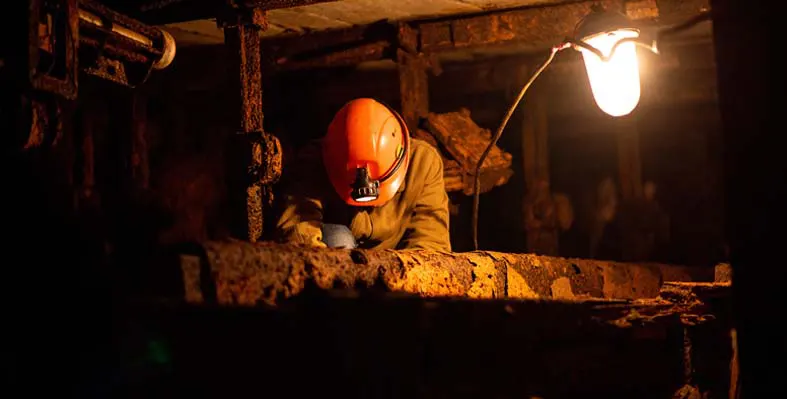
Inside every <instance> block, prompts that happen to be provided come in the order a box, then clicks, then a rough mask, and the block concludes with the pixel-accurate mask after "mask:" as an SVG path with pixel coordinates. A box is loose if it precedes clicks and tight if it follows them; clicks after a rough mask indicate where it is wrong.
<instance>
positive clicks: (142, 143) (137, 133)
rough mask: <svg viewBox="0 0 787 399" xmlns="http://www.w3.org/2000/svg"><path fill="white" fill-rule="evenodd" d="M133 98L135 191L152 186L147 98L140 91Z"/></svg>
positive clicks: (132, 148) (131, 160)
mask: <svg viewBox="0 0 787 399" xmlns="http://www.w3.org/2000/svg"><path fill="white" fill-rule="evenodd" d="M131 96H132V99H131V154H130V155H131V159H130V164H131V179H132V181H133V185H134V188H135V189H137V190H146V189H147V188H148V187H149V186H150V169H149V167H148V137H147V134H148V131H147V125H148V114H147V109H148V103H147V96H145V94H143V93H142V92H139V91H135V92H133V93H132V94H131Z"/></svg>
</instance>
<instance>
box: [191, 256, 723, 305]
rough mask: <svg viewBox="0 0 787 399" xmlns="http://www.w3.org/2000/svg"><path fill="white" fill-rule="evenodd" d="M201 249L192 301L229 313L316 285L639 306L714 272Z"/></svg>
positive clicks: (551, 261) (194, 262)
mask: <svg viewBox="0 0 787 399" xmlns="http://www.w3.org/2000/svg"><path fill="white" fill-rule="evenodd" d="M200 248H201V249H200V250H199V251H196V252H195V253H192V254H183V255H182V256H181V257H180V267H181V271H182V274H183V281H184V287H185V295H186V300H187V301H190V302H196V303H199V302H202V301H210V300H215V301H217V302H218V303H220V304H226V305H230V304H232V305H255V304H258V303H267V304H275V303H276V302H277V300H281V299H286V298H291V297H294V296H297V295H298V294H300V293H301V292H303V291H304V288H305V287H307V286H310V285H315V286H317V287H319V288H320V289H324V290H330V289H334V288H353V289H369V288H372V287H376V288H381V289H382V290H383V291H391V292H407V293H415V294H419V295H423V296H459V297H471V298H504V297H508V298H554V299H577V298H606V299H636V298H654V297H657V296H658V295H659V290H660V289H661V286H662V284H663V282H664V281H695V282H696V281H700V282H713V281H714V269H713V268H692V267H682V266H671V265H661V264H625V263H617V262H605V261H596V260H587V259H565V258H553V257H547V256H537V255H531V254H505V253H499V252H487V251H477V252H468V253H442V252H435V251H423V250H419V251H393V250H377V251H375V250H352V251H350V250H341V249H316V248H307V247H302V246H294V245H285V244H275V243H270V242H264V243H257V244H252V243H249V242H243V241H226V242H223V241H222V242H207V243H205V244H203V245H201V247H200ZM204 279H209V280H210V281H203V280H204ZM214 295H215V298H213V296H214Z"/></svg>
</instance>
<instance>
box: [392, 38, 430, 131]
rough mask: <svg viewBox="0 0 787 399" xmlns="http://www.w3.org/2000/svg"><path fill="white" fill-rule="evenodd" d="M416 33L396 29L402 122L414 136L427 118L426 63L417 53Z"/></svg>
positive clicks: (427, 81)
mask: <svg viewBox="0 0 787 399" xmlns="http://www.w3.org/2000/svg"><path fill="white" fill-rule="evenodd" d="M417 39H418V38H417V32H416V31H415V30H414V29H413V28H412V27H410V26H409V25H407V24H404V23H403V24H400V25H399V34H398V42H399V49H398V50H397V52H396V61H397V64H398V67H399V94H400V102H401V109H402V118H404V121H405V123H406V124H407V128H408V129H409V130H410V134H415V132H416V131H417V129H418V122H419V120H420V119H421V118H425V117H426V116H427V115H428V114H429V77H428V76H427V75H426V69H427V68H428V62H427V60H426V59H425V58H424V57H423V55H421V54H418V51H417V48H416V47H417Z"/></svg>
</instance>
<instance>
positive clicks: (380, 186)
mask: <svg viewBox="0 0 787 399" xmlns="http://www.w3.org/2000/svg"><path fill="white" fill-rule="evenodd" d="M294 164H295V166H294V167H293V170H292V171H290V173H291V175H290V177H291V179H292V181H293V184H292V185H291V186H290V187H288V188H287V189H285V191H286V193H285V195H286V199H285V205H284V210H283V212H282V215H281V217H280V219H279V220H278V223H277V226H276V227H277V234H278V235H279V237H280V239H281V240H282V241H285V242H289V243H300V244H307V245H313V246H316V247H332V248H356V247H358V248H376V249H430V250H437V251H445V252H450V251H451V243H450V239H449V234H448V195H447V193H446V191H445V185H444V182H443V161H442V158H441V157H440V154H439V153H438V152H437V150H436V149H435V148H434V147H433V146H431V145H430V144H428V143H426V142H424V141H421V140H418V139H414V138H411V137H410V134H409V132H408V130H407V126H406V125H405V123H404V121H403V119H402V118H401V117H400V116H399V114H398V113H396V112H395V111H394V110H392V109H390V108H389V107H387V106H386V105H384V104H382V103H380V102H378V101H375V100H373V99H369V98H360V99H355V100H352V101H350V102H349V103H347V104H345V105H344V107H342V108H341V109H340V110H339V112H338V113H337V114H336V115H335V116H334V118H333V120H332V121H331V123H330V125H329V127H328V133H327V134H326V136H325V137H324V138H323V139H322V140H321V142H320V143H319V146H307V148H306V149H305V150H304V151H302V152H301V154H300V155H299V157H298V159H297V161H296V162H295V163H294Z"/></svg>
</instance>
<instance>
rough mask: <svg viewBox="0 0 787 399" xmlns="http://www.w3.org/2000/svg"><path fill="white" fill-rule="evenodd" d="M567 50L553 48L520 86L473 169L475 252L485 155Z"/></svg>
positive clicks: (562, 47) (560, 47)
mask: <svg viewBox="0 0 787 399" xmlns="http://www.w3.org/2000/svg"><path fill="white" fill-rule="evenodd" d="M566 48H568V47H567V46H565V45H560V46H557V47H553V48H552V51H551V52H550V53H549V57H547V59H546V60H545V61H544V62H543V63H542V64H541V66H539V67H538V69H536V71H535V73H533V75H532V76H531V77H530V79H529V80H528V81H527V83H525V85H524V86H522V90H520V91H519V95H518V96H517V97H516V99H515V100H514V102H513V103H512V104H511V107H509V108H508V112H506V115H505V116H504V117H503V121H502V122H501V123H500V126H499V127H498V128H497V131H496V132H495V135H494V137H492V141H491V142H489V145H488V146H487V147H486V149H485V150H484V152H483V154H481V157H480V158H478V164H477V165H476V167H475V177H474V181H473V246H474V248H475V249H476V250H478V200H479V197H480V195H481V190H480V187H479V186H480V183H481V167H482V166H483V165H484V161H485V160H486V157H487V155H489V152H490V151H492V148H493V147H494V146H495V144H497V141H498V140H499V139H500V136H502V135H503V130H505V128H506V125H507V124H508V120H509V119H511V115H513V113H514V111H516V108H517V106H518V105H519V102H520V101H522V97H524V96H525V93H527V90H528V89H529V88H530V86H531V85H532V84H533V82H535V81H536V79H537V78H538V76H539V75H541V73H542V72H544V70H545V69H546V68H547V67H548V66H549V64H551V63H552V60H554V59H555V55H556V54H557V53H558V52H559V51H561V50H563V49H566Z"/></svg>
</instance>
